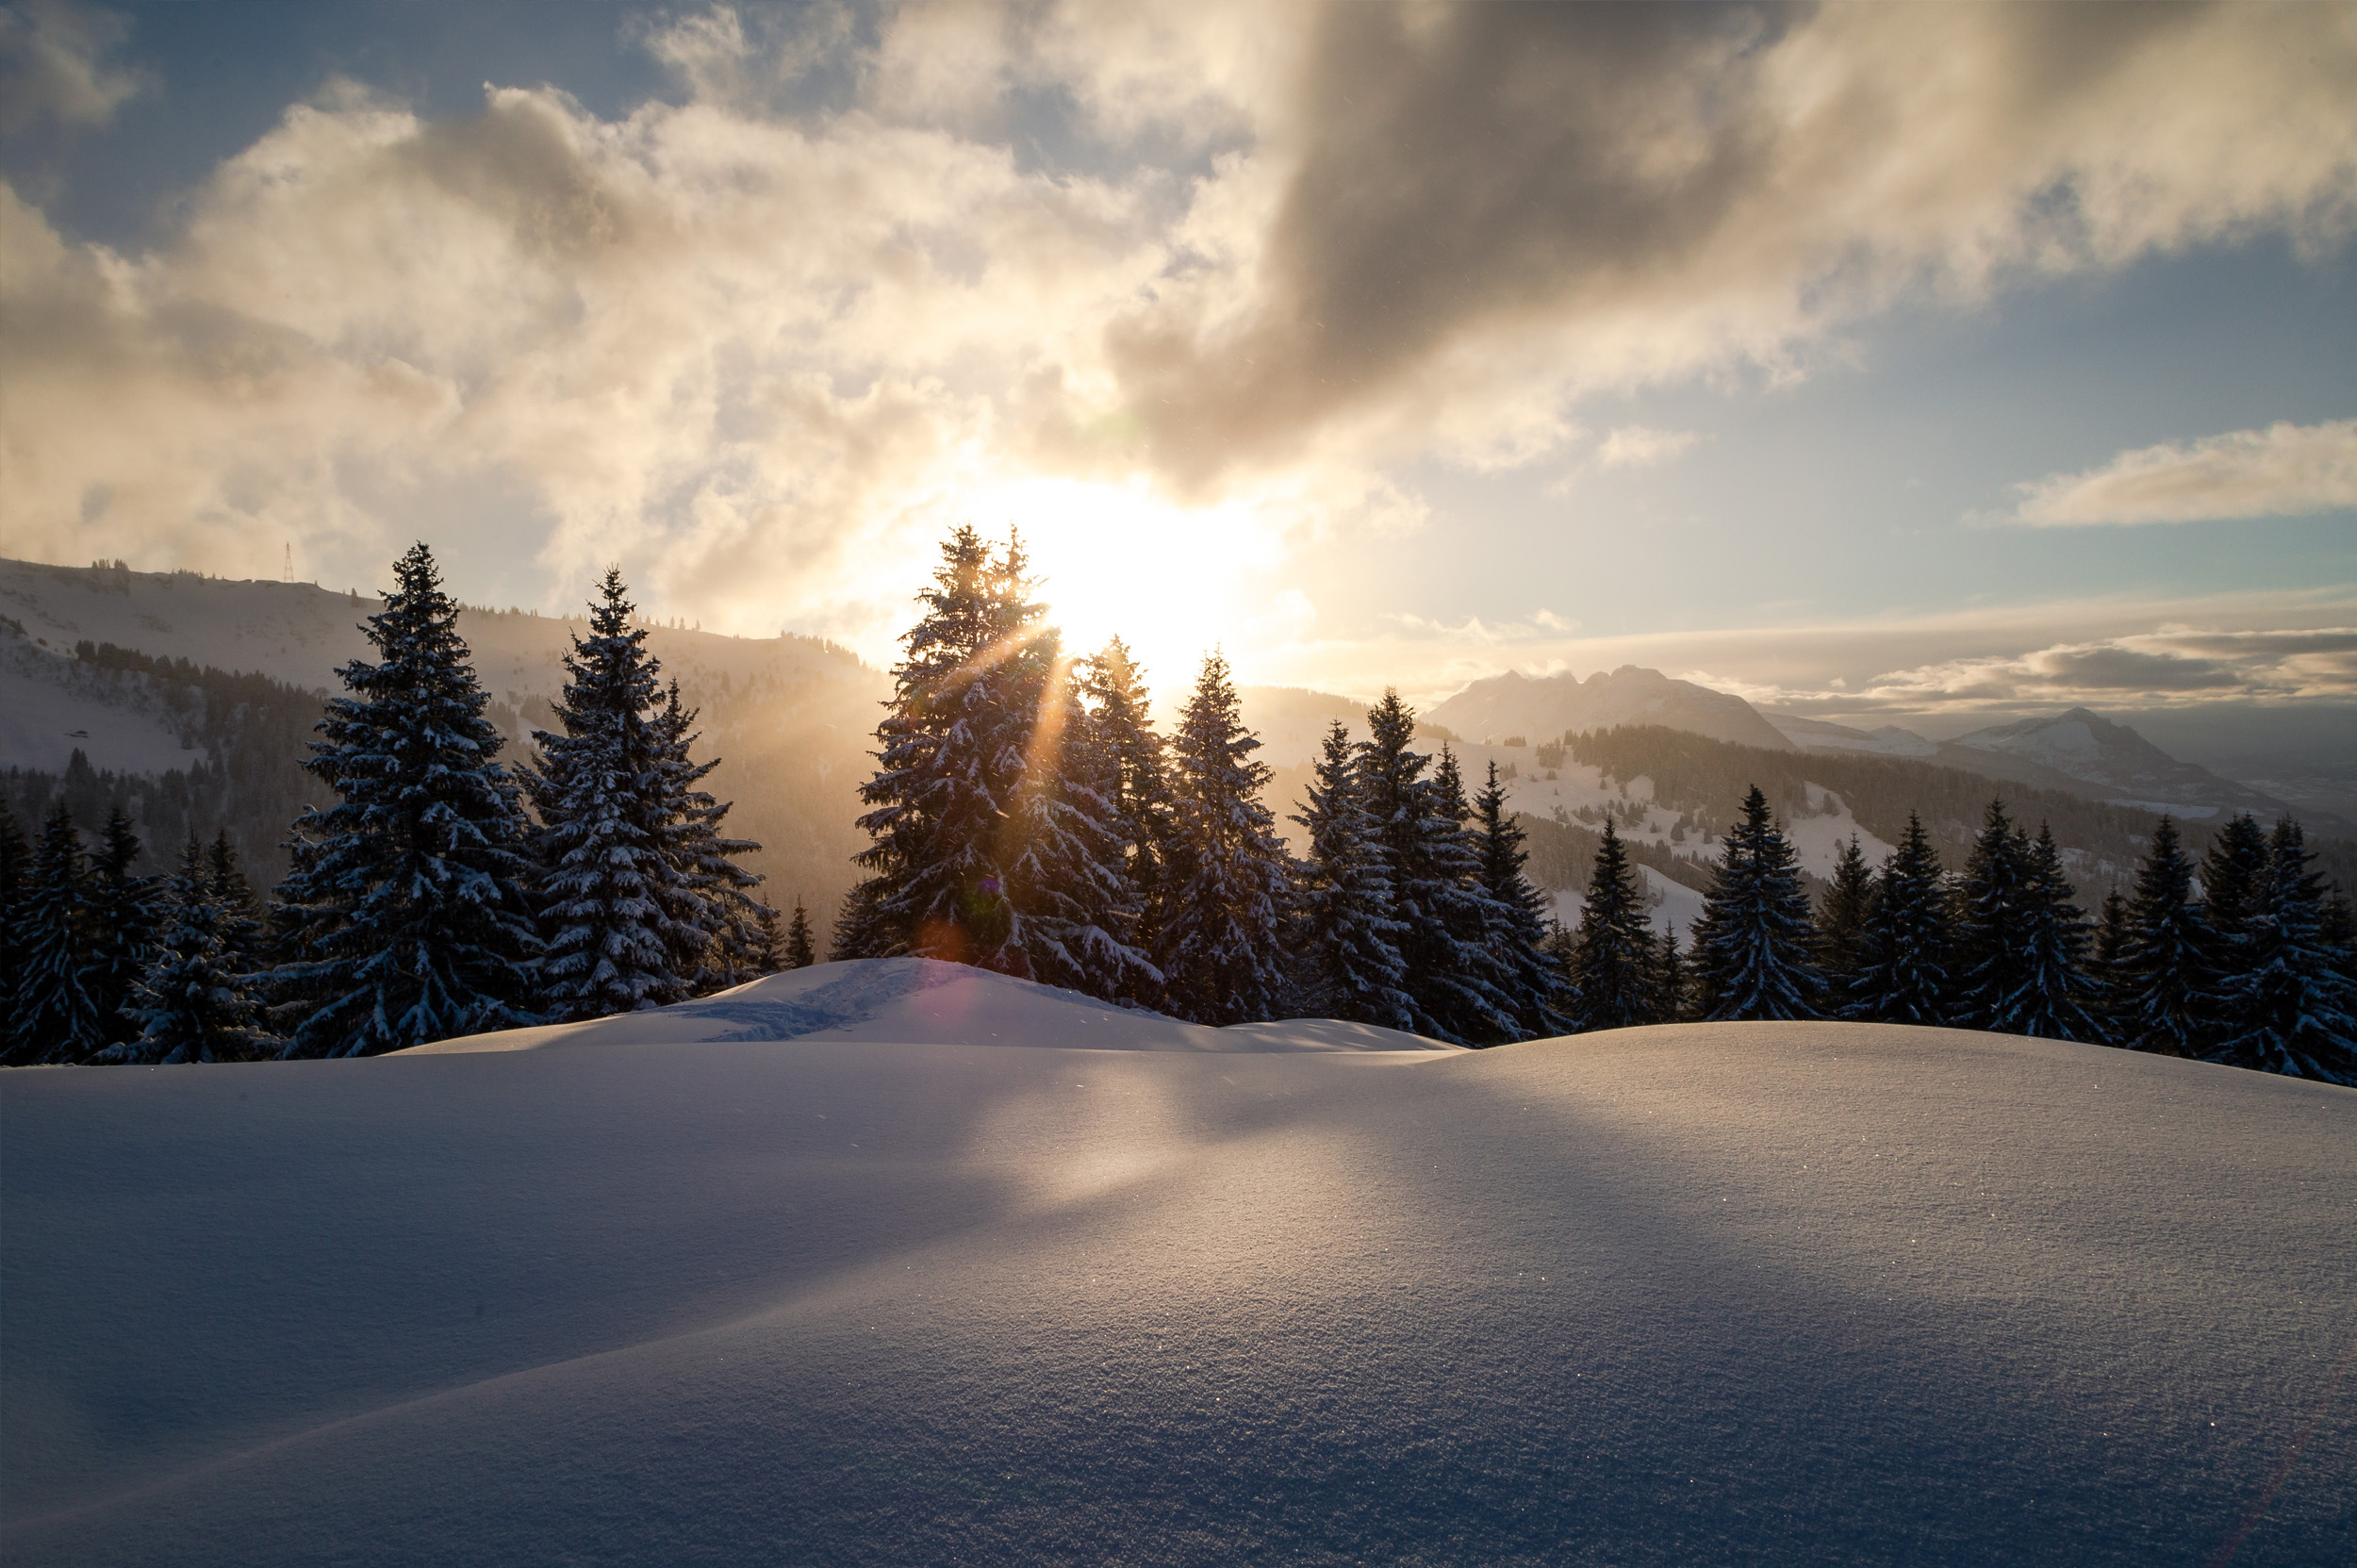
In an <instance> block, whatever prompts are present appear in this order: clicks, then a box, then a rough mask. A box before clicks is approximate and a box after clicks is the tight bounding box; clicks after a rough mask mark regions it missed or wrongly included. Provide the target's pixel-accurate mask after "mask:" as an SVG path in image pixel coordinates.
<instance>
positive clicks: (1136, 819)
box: [1080, 637, 1170, 1003]
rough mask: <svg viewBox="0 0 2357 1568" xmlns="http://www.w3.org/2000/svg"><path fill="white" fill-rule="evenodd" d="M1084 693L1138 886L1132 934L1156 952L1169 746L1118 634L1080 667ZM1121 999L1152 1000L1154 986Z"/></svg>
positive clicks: (1163, 908)
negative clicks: (1156, 725) (1107, 764)
mask: <svg viewBox="0 0 2357 1568" xmlns="http://www.w3.org/2000/svg"><path fill="white" fill-rule="evenodd" d="M1080 691H1081V695H1082V696H1083V697H1084V698H1085V699H1086V700H1087V702H1088V707H1089V715H1090V718H1091V720H1092V722H1093V724H1094V726H1095V733H1096V744H1097V745H1098V746H1099V747H1100V748H1101V749H1102V751H1103V752H1104V753H1105V755H1106V756H1107V757H1108V758H1109V759H1110V762H1111V765H1112V774H1111V778H1110V787H1111V792H1112V801H1113V820H1114V824H1115V830H1114V831H1115V833H1116V834H1117V836H1118V837H1119V839H1120V843H1121V855H1122V861H1123V868H1124V870H1125V872H1126V873H1127V875H1128V877H1129V884H1130V885H1131V886H1132V887H1133V888H1135V889H1136V898H1137V902H1138V920H1137V926H1136V929H1135V930H1133V931H1131V932H1130V933H1128V934H1129V940H1130V941H1132V942H1133V943H1134V944H1135V945H1136V946H1138V947H1139V948H1140V949H1145V950H1147V951H1151V950H1152V949H1153V947H1154V944H1155V941H1156V933H1157V932H1158V931H1159V929H1160V927H1161V925H1162V920H1163V918H1164V917H1165V916H1166V915H1167V912H1168V903H1169V897H1168V892H1167V889H1166V888H1165V885H1164V883H1165V878H1164V877H1163V874H1162V863H1163V861H1164V859H1165V857H1166V850H1165V846H1166V844H1167V842H1168V840H1169V837H1170V786H1169V782H1168V778H1167V774H1168V761H1167V751H1168V745H1167V742H1165V741H1164V739H1163V737H1162V734H1160V733H1159V732H1157V731H1156V730H1155V728H1154V719H1153V715H1152V714H1151V712H1150V711H1149V705H1148V699H1147V692H1146V671H1145V670H1144V669H1143V668H1140V667H1139V665H1138V663H1137V661H1136V660H1135V659H1134V658H1133V657H1132V656H1131V655H1130V652H1129V646H1128V645H1127V644H1126V643H1124V642H1123V641H1122V640H1121V639H1120V638H1119V637H1113V638H1111V639H1110V640H1108V641H1107V642H1106V644H1105V646H1104V647H1103V648H1102V649H1101V650H1099V651H1098V652H1096V654H1095V656H1093V657H1092V658H1090V659H1089V661H1088V662H1087V664H1086V665H1085V666H1084V667H1083V668H1082V672H1081V684H1080ZM1124 999H1125V1000H1130V1001H1137V1002H1144V1003H1150V1002H1151V1001H1152V1000H1153V996H1152V995H1151V994H1150V993H1141V994H1139V995H1136V996H1131V997H1125V998H1124Z"/></svg>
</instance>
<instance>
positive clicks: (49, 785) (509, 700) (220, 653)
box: [0, 561, 887, 932]
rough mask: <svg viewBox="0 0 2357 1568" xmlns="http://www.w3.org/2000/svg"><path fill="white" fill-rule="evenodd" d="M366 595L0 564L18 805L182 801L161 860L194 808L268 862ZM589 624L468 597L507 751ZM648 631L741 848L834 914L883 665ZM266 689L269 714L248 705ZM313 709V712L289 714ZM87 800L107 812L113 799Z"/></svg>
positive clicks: (785, 643) (793, 644) (169, 814)
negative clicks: (729, 803) (259, 716)
mask: <svg viewBox="0 0 2357 1568" xmlns="http://www.w3.org/2000/svg"><path fill="white" fill-rule="evenodd" d="M375 603H376V602H375V600H374V598H373V597H372V596H370V595H365V594H363V595H352V594H346V593H337V592H333V591H329V590H325V589H321V588H320V587H317V586H313V585H310V584H306V583H271V582H237V581H228V580H223V579H220V578H211V577H204V576H200V575H198V574H196V573H193V572H135V571H122V570H116V569H101V568H71V567H50V566H41V565H36V564H32V563H28V562H23V561H0V767H12V768H15V769H18V770H19V773H18V777H17V778H16V779H15V780H14V781H13V783H12V785H11V787H10V789H9V790H8V795H9V797H10V801H11V803H12V805H13V806H14V807H15V808H16V809H17V810H18V811H19V813H20V815H21V816H22V815H25V814H26V813H28V812H30V813H33V814H37V813H38V811H39V810H40V809H42V803H43V802H45V801H48V800H50V799H54V798H55V797H56V796H57V794H58V793H59V792H61V791H62V792H64V793H65V794H66V795H67V797H68V798H69V799H70V800H72V801H74V802H75V804H76V810H77V815H81V814H83V809H84V808H83V802H85V801H98V800H101V799H102V798H103V799H105V800H108V801H112V800H118V799H119V800H122V801H130V802H132V803H133V804H134V805H135V806H140V805H143V804H144V803H145V802H146V801H147V800H148V799H149V798H150V797H151V796H153V797H154V798H156V799H157V801H184V802H187V804H185V805H183V806H181V807H180V808H179V809H178V812H177V814H176V815H175V813H174V811H173V809H172V808H171V807H170V806H169V805H166V806H165V807H164V808H163V809H160V810H156V811H152V812H150V814H149V815H147V816H142V817H140V831H141V833H142V834H143V835H144V836H146V837H147V838H149V839H150V840H151V842H150V844H149V846H148V849H149V851H150V857H151V860H150V865H149V867H148V868H149V869H157V868H160V866H161V864H162V862H161V861H160V860H159V859H157V858H156V857H157V856H158V855H168V854H170V853H172V852H173V846H175V845H176V843H177V840H178V838H179V836H180V834H182V833H183V832H185V831H186V826H188V825H192V826H194V827H195V828H196V829H197V830H198V831H199V832H200V833H201V834H205V835H206V836H210V834H212V833H213V832H214V831H215V830H216V829H220V828H226V829H228V830H229V831H230V833H231V836H232V838H233V839H234V840H236V841H237V842H238V844H239V849H240V851H241V853H242V854H243V855H244V858H245V860H246V862H247V863H248V865H250V866H252V867H255V869H256V870H257V872H259V873H260V874H261V875H262V876H263V877H264V878H265V879H268V880H274V879H275V878H276V876H277V875H279V874H280V873H281V872H283V869H284V860H283V856H282V854H281V853H280V851H279V850H278V848H277V846H278V845H279V844H280V842H281V841H282V840H283V839H284V837H285V830H286V827H287V824H288V822H289V821H291V820H292V813H293V810H295V809H299V807H300V804H301V802H302V801H305V800H306V799H309V798H310V795H311V788H310V786H309V784H308V780H307V776H306V775H305V774H303V773H302V771H301V769H300V767H298V766H297V764H298V763H299V761H300V758H301V756H302V755H303V751H302V748H303V744H304V742H305V741H306V740H307V739H308V738H309V726H310V724H311V722H313V721H315V720H316V718H317V708H318V703H319V702H320V701H321V700H322V699H324V697H325V696H326V695H327V694H328V693H329V692H330V691H331V690H336V689H340V688H339V686H338V682H337V680H336V676H335V670H336V668H337V667H338V666H339V665H341V664H343V663H346V662H348V661H350V660H352V659H354V658H359V657H362V656H364V655H365V654H366V653H367V652H368V644H367V640H366V639H365V638H364V637H363V636H362V635H361V633H360V631H359V629H358V628H359V622H360V621H361V619H363V618H364V617H365V616H367V615H368V614H370V613H371V611H372V610H373V609H374V608H375ZM583 624H584V623H583V621H582V620H579V619H565V618H562V617H552V616H539V615H533V614H529V613H526V612H522V611H517V610H506V611H501V610H489V609H482V608H476V607H468V608H466V609H464V610H462V612H461V614H460V617H459V631H460V633H461V635H464V636H465V637H466V639H467V642H468V646H469V648H470V651H471V652H472V654H473V659H474V665H475V669H476V673H477V675H478V677H479V678H480V679H481V681H482V682H483V685H484V687H485V689H486V691H487V692H488V693H489V694H490V697H491V704H490V707H489V710H488V712H489V716H490V718H491V720H492V722H493V723H495V724H497V725H498V726H499V727H500V728H501V729H502V730H503V732H504V733H505V734H507V736H508V738H509V741H510V744H511V748H512V749H511V750H510V751H509V752H508V753H507V756H508V758H509V760H511V761H512V760H515V759H517V758H519V757H520V756H521V755H522V754H523V752H524V750H525V746H526V743H527V741H528V737H529V734H530V732H531V731H532V730H533V729H534V728H535V727H539V726H545V725H548V724H550V723H552V722H553V718H554V714H553V710H552V708H551V707H550V701H551V700H552V698H554V697H555V696H556V695H557V694H558V693H559V692H561V691H562V689H563V683H564V670H563V666H562V662H561V661H562V659H563V657H564V654H565V652H566V650H567V649H569V647H570V646H571V641H570V639H571V637H572V635H574V634H575V633H576V632H578V631H580V630H581V629H582V627H583ZM648 646H649V648H650V649H651V650H652V651H653V652H654V653H655V655H656V656H657V657H658V658H660V659H661V660H662V661H663V670H664V674H665V676H666V677H667V678H676V679H677V680H678V681H679V683H680V687H681V692H682V695H683V696H684V698H685V700H686V701H687V702H688V703H689V704H690V705H691V706H695V707H699V708H701V710H702V719H701V732H702V735H703V739H702V740H701V743H700V744H699V746H698V748H697V754H698V755H699V756H701V757H710V756H718V757H720V758H721V759H722V762H721V766H720V767H719V768H717V770H716V771H715V772H714V773H713V775H712V778H711V781H710V784H711V786H712V787H713V788H714V790H715V791H716V793H717V794H718V795H719V797H720V798H721V799H723V800H733V801H735V802H736V806H735V810H734V811H733V814H732V815H731V817H730V818H729V826H730V827H731V828H732V829H733V831H735V832H736V833H738V834H743V835H745V836H749V837H751V838H756V839H759V840H760V841H761V842H762V844H763V846H764V849H763V851H762V853H761V854H760V855H758V856H754V857H751V858H750V865H751V866H752V867H753V868H754V869H755V870H758V871H762V872H765V873H766V875H767V876H768V878H769V883H768V885H767V887H766V888H765V889H764V892H765V894H766V896H767V897H769V898H770V899H772V900H778V901H780V902H781V903H783V904H789V905H790V904H791V903H792V901H793V900H794V899H795V897H796V896H797V895H798V894H799V895H800V896H801V897H803V898H804V899H806V900H808V901H809V903H810V905H811V907H812V909H813V910H814V912H815V913H816V916H817V918H818V922H819V927H820V930H821V931H822V932H823V931H824V930H825V927H826V923H827V921H828V920H829V919H831V918H832V913H833V908H834V904H835V900H837V899H838V898H839V897H840V895H841V894H842V893H843V892H844V891H845V890H846V889H847V888H849V886H850V884H851V882H852V878H853V875H854V872H853V868H852V867H850V865H849V856H850V855H851V854H852V853H853V852H854V851H855V850H858V849H860V848H861V847H863V845H864V844H865V838H864V837H863V836H862V835H861V834H859V833H858V832H857V830H856V829H855V828H853V826H852V825H851V824H852V818H853V817H856V816H857V815H858V812H859V809H860V808H859V804H858V801H857V797H856V793H855V792H856V789H857V786H858V784H860V782H862V781H863V780H865V778H866V777H867V774H868V772H869V770H870V768H871V767H872V763H871V762H870V759H869V757H868V755H867V748H868V745H869V744H870V739H869V736H870V733H871V732H872V731H873V730H874V728H875V723H876V718H877V715H878V709H877V707H876V703H877V702H878V701H880V700H881V699H882V697H883V696H884V694H885V692H886V690H887V685H886V682H885V680H884V677H883V676H882V675H881V674H879V673H878V672H877V671H875V670H873V669H870V668H867V667H866V666H865V665H863V664H861V663H860V661H859V660H858V659H857V658H855V657H853V656H852V655H851V654H850V653H849V652H845V651H844V650H842V649H840V648H836V647H833V646H832V645H830V644H827V643H824V642H820V641H818V640H816V639H815V638H810V637H799V636H779V637H766V638H755V637H730V636H720V635H716V634H712V633H705V632H699V631H695V630H692V629H688V628H683V627H676V626H653V627H651V628H650V629H649V633H648ZM77 650H80V652H77ZM208 670H209V671H211V674H210V675H207V674H206V671H208ZM256 678H259V684H258V685H257V684H256ZM240 682H242V683H243V684H242V685H240V684H239V683H240ZM265 699H266V700H267V702H268V704H269V705H270V706H272V709H273V715H272V718H270V720H269V721H268V722H267V723H263V722H258V721H257V720H256V719H255V718H254V717H253V716H252V713H251V712H250V711H249V710H251V709H253V707H254V705H255V703H257V702H261V701H265ZM306 705H307V708H308V712H309V718H301V719H300V721H298V722H294V723H292V724H291V725H289V724H288V723H287V722H285V721H284V719H285V716H288V715H292V714H296V713H297V710H299V709H302V708H304V707H305V706H306ZM77 750H78V751H81V752H82V754H83V757H84V759H85V763H86V765H87V771H88V775H89V777H90V778H91V779H92V780H96V779H98V778H99V776H101V775H114V777H113V778H112V779H111V780H107V781H106V782H105V783H103V784H100V783H82V784H74V785H73V786H72V787H69V785H68V780H67V777H66V775H67V771H68V769H69V767H72V762H73V753H74V751H77ZM173 773H176V774H177V775H178V777H177V778H176V779H173V780H168V781H167V782H164V783H162V784H160V785H159V786H158V787H157V788H156V789H154V790H151V789H149V788H148V787H147V784H146V783H145V781H148V780H151V779H158V778H160V777H161V776H163V775H167V774H173ZM27 775H30V776H29V777H28V776H27ZM94 809H95V810H96V811H97V812H98V816H99V817H103V815H104V806H103V804H102V805H99V806H97V807H95V808H94ZM135 815H136V813H135ZM96 825H97V819H96V818H88V819H86V820H85V826H86V827H92V828H94V827H95V826H96Z"/></svg>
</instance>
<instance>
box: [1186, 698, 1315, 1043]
mask: <svg viewBox="0 0 2357 1568" xmlns="http://www.w3.org/2000/svg"><path fill="white" fill-rule="evenodd" d="M1260 749H1261V742H1260V739H1259V737H1257V736H1255V735H1254V734H1251V732H1249V731H1248V730H1246V729H1245V728H1244V717H1243V710H1242V706H1241V704H1240V703H1239V702H1238V701H1237V698H1236V688H1235V686H1234V685H1233V684H1232V683H1231V682H1230V681H1229V680H1228V661H1227V660H1226V659H1224V658H1222V657H1221V656H1220V655H1219V654H1218V653H1217V652H1214V653H1212V654H1211V657H1209V658H1207V659H1205V660H1204V661H1203V672H1202V674H1201V675H1200V676H1199V677H1198V678H1197V679H1196V681H1195V691H1194V693H1193V694H1192V695H1191V696H1190V697H1189V698H1188V699H1187V705H1186V709H1185V711H1184V713H1183V714H1182V715H1181V717H1180V718H1179V721H1178V733H1177V734H1175V735H1173V736H1172V737H1171V765H1172V766H1171V776H1170V793H1171V834H1170V854H1169V879H1170V881H1169V885H1170V887H1171V889H1172V893H1173V896H1172V898H1171V900H1170V915H1169V918H1168V920H1167V921H1166V922H1165V923H1164V925H1163V926H1162V931H1161V932H1160V933H1159V937H1160V943H1159V946H1158V948H1157V949H1156V951H1155V954H1154V956H1155V959H1156V961H1157V963H1158V966H1159V967H1160V968H1161V970H1162V976H1163V981H1164V985H1165V995H1166V996H1167V997H1168V999H1169V1004H1170V1007H1171V1010H1172V1011H1173V1012H1175V1013H1177V1014H1178V1015H1179V1016H1180V1017H1183V1018H1190V1019H1193V1020H1194V1021H1195V1022H1196V1023H1204V1024H1215V1025H1217V1024H1235V1023H1247V1022H1251V1021H1254V1020H1258V1019H1263V1018H1274V1017H1278V1016H1281V1015H1283V1014H1284V1013H1285V1011H1286V1010H1287V1008H1286V1004H1287V1002H1288V1000H1289V996H1288V991H1289V987H1288V986H1287V984H1286V977H1285V964H1284V958H1283V953H1282V949H1281V946H1280V943H1279V941H1278V933H1280V931H1281V930H1282V929H1283V927H1284V924H1285V918H1286V900H1287V893H1288V883H1289V882H1290V880H1291V873H1290V870H1289V868H1288V866H1287V862H1286V856H1285V847H1284V845H1283V843H1282V842H1280V841H1279V840H1278V838H1277V831H1276V818H1275V817H1272V816H1271V815H1270V814H1269V811H1268V808H1267V807H1266V806H1264V805H1262V804H1261V799H1260V796H1261V786H1262V785H1264V784H1267V783H1268V779H1269V769H1268V766H1267V765H1266V764H1265V763H1261V762H1258V761H1256V760H1254V758H1253V756H1252V753H1253V752H1255V751H1259V750H1260Z"/></svg>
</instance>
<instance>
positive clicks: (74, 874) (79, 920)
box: [7, 800, 107, 1066]
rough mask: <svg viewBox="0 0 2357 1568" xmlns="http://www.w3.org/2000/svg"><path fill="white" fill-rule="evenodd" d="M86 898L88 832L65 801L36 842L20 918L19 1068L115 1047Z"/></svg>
mask: <svg viewBox="0 0 2357 1568" xmlns="http://www.w3.org/2000/svg"><path fill="white" fill-rule="evenodd" d="M82 895H83V879H82V835H81V834H80V832H79V831H78V830H76V829H75V827H74V814H73V813H72V812H71V811H69V810H67V809H66V803H65V801H62V800H60V801H58V803H57V806H56V807H55V808H54V809H53V810H52V811H51V812H50V813H49V819H48V820H47V821H46V822H44V823H42V824H41V837H40V838H39V839H38V840H36V841H35V843H34V846H33V864H32V874H31V875H30V876H29V877H28V878H27V879H26V885H25V899H24V908H23V912H22V914H21V915H20V916H18V922H17V935H16V943H17V952H18V960H17V962H18V969H17V976H16V1012H15V1014H14V1015H13V1016H12V1017H11V1018H9V1019H8V1057H7V1060H8V1063H9V1064H10V1065H16V1066H26V1065H45V1064H58V1063H72V1062H84V1061H88V1060H89V1059H90V1057H91V1054H92V1053H93V1052H95V1051H97V1050H98V1049H99V1048H101V1047H103V1046H105V1045H106V1044H107V1041H106V1040H105V1039H104V1038H102V1037H101V1019H100V1016H99V1009H98V1002H97V999H95V998H93V997H92V996H91V991H90V984H89V976H88V967H89V964H90V956H91V955H90V923H89V915H88V912H87V910H86V909H85V907H84V904H83V897H82Z"/></svg>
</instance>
